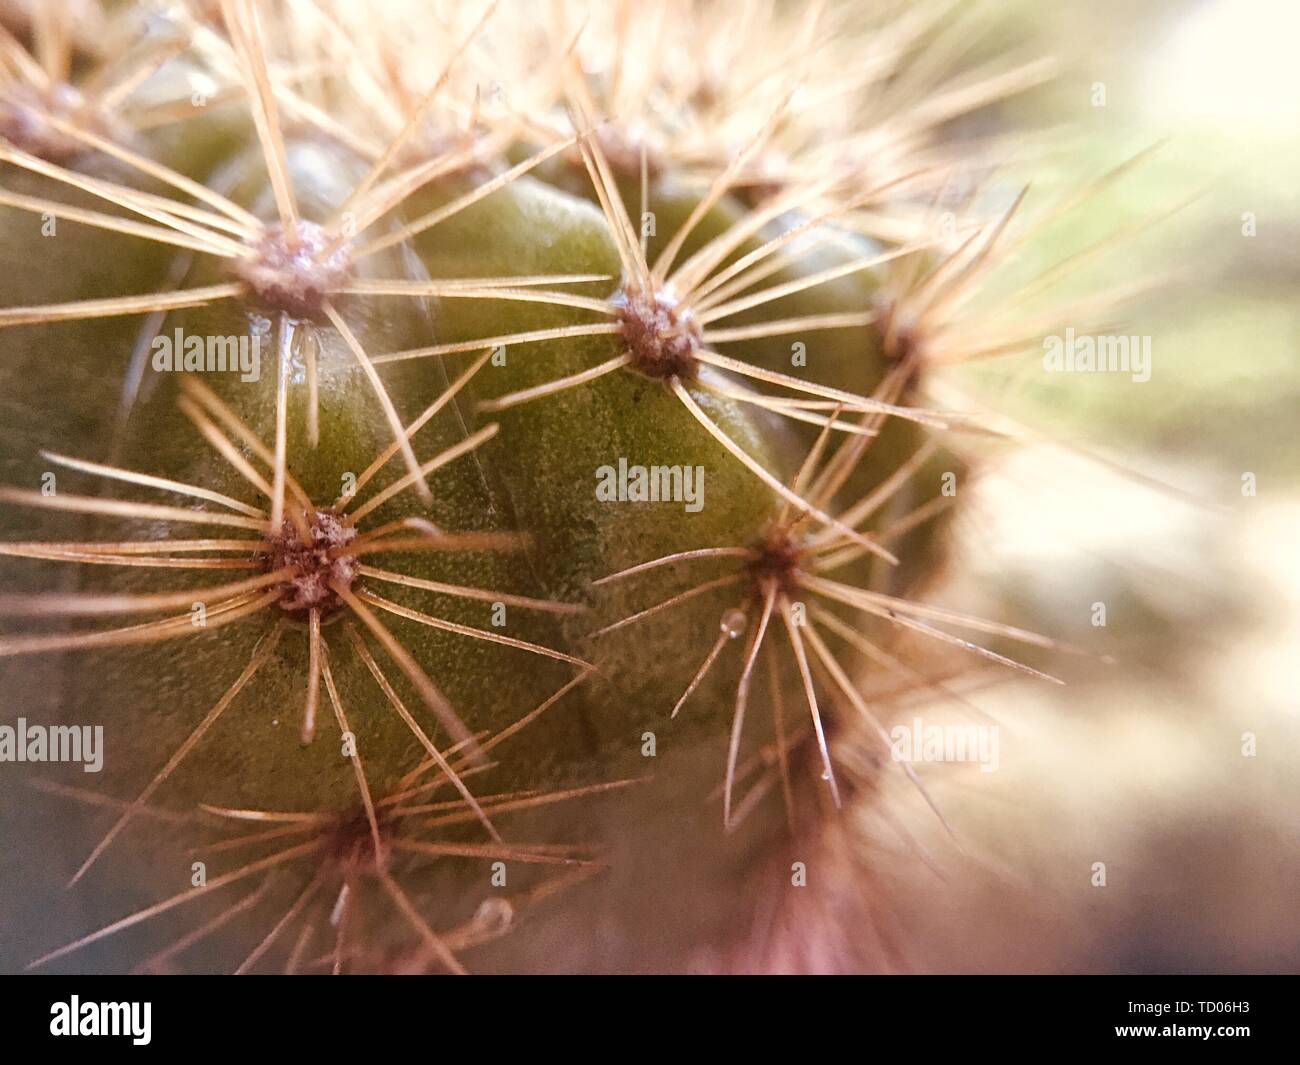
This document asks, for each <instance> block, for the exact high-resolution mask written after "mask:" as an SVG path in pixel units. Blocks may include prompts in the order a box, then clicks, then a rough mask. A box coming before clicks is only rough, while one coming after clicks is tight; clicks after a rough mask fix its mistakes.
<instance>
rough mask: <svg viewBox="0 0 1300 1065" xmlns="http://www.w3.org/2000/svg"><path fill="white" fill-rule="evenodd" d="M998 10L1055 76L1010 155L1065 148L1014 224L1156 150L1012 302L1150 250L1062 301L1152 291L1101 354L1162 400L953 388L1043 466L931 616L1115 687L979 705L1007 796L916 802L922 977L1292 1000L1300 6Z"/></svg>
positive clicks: (1035, 376) (1039, 247)
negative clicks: (1271, 995) (929, 805)
mask: <svg viewBox="0 0 1300 1065" xmlns="http://www.w3.org/2000/svg"><path fill="white" fill-rule="evenodd" d="M986 6H987V5H986ZM992 7H993V9H994V10H995V11H997V12H999V13H1000V14H1002V15H1005V23H1004V28H1003V29H1002V30H999V31H998V34H997V36H998V37H999V38H1000V39H997V40H994V41H992V42H991V45H993V46H995V47H996V48H998V49H1001V48H1003V47H1004V46H1005V45H1006V44H1007V41H1008V39H1010V40H1013V41H1014V40H1015V39H1017V38H1020V39H1023V41H1024V43H1025V46H1026V47H1027V48H1031V49H1038V50H1040V51H1043V52H1047V53H1049V54H1051V55H1053V56H1055V58H1056V60H1057V63H1058V74H1057V77H1056V78H1055V79H1054V80H1053V81H1052V83H1050V84H1048V85H1045V86H1043V87H1042V88H1039V89H1036V90H1034V91H1032V92H1029V93H1026V94H1023V95H1021V96H1019V97H1017V98H1015V99H1014V100H1012V101H1010V102H1008V103H1007V104H1005V105H1003V106H1002V107H1001V108H1000V113H999V120H1000V121H1003V122H1005V124H1006V125H1007V127H1008V128H1015V127H1016V126H1019V125H1028V126H1032V127H1037V128H1041V129H1043V130H1045V131H1047V132H1048V136H1049V140H1050V139H1053V138H1056V137H1057V136H1058V135H1059V136H1060V141H1059V143H1061V144H1064V145H1068V150H1066V151H1062V152H1059V153H1049V157H1048V158H1047V159H1046V160H1045V161H1040V160H1030V161H1029V165H1024V166H1019V165H1018V163H1017V161H1016V160H1012V161H1011V162H1010V163H1009V164H1008V166H1009V169H1010V170H1011V172H1012V173H1013V174H1017V175H1019V174H1021V173H1023V175H1024V176H1025V178H1026V179H1028V178H1030V177H1032V179H1033V188H1032V189H1031V193H1030V196H1029V198H1028V199H1027V200H1026V207H1027V208H1028V207H1030V206H1031V205H1032V203H1033V202H1034V200H1035V199H1036V198H1037V197H1038V196H1039V195H1040V194H1044V195H1045V198H1046V199H1047V200H1048V202H1049V203H1050V202H1052V196H1053V189H1054V187H1056V186H1059V187H1060V188H1067V189H1068V188H1077V187H1078V186H1079V185H1080V184H1081V183H1087V182H1088V181H1090V180H1091V179H1092V178H1094V177H1096V176H1098V175H1100V174H1102V173H1104V172H1105V171H1106V170H1108V169H1109V168H1110V167H1112V166H1114V165H1116V164H1118V163H1120V162H1122V161H1123V160H1124V159H1126V158H1128V157H1130V156H1132V155H1133V154H1134V153H1136V152H1138V151H1140V150H1142V149H1144V148H1146V147H1148V146H1151V145H1153V144H1157V142H1159V146H1158V149H1157V150H1156V151H1154V152H1153V153H1152V154H1151V155H1150V156H1149V157H1148V158H1145V159H1144V160H1143V161H1142V162H1141V164H1140V165H1138V166H1136V167H1135V168H1134V169H1133V170H1132V171H1131V172H1130V173H1129V174H1127V175H1126V177H1125V179H1124V180H1122V181H1120V182H1118V183H1117V184H1116V185H1115V186H1113V187H1110V188H1107V189H1106V190H1104V191H1103V192H1102V193H1101V194H1100V195H1098V196H1096V197H1094V198H1092V199H1090V200H1089V201H1087V202H1086V203H1084V204H1083V205H1082V206H1081V207H1079V209H1077V210H1076V211H1073V212H1071V213H1070V215H1069V216H1068V217H1066V218H1063V219H1062V220H1061V221H1060V222H1058V223H1056V224H1054V225H1053V226H1052V227H1051V228H1050V230H1046V231H1044V232H1043V233H1041V234H1040V235H1039V236H1038V237H1037V238H1036V239H1035V240H1034V242H1033V244H1032V245H1031V251H1030V254H1029V257H1028V260H1027V261H1026V262H1022V263H1021V264H1019V265H1020V268H1021V269H1022V270H1023V271H1024V273H1021V274H1020V275H1018V276H1020V277H1025V276H1028V277H1032V276H1034V275H1035V274H1036V273H1038V272H1041V271H1042V270H1043V269H1046V268H1048V267H1050V266H1051V265H1052V264H1053V263H1055V262H1056V261H1058V260H1059V259H1060V258H1062V257H1063V255H1064V254H1068V253H1069V251H1070V250H1071V249H1074V248H1083V247H1086V246H1088V245H1090V244H1093V243H1095V242H1096V241H1098V240H1100V239H1102V238H1103V237H1104V236H1105V235H1106V234H1108V233H1112V232H1116V231H1118V230H1121V229H1126V228H1132V229H1133V230H1141V232H1138V233H1136V234H1135V235H1132V236H1131V237H1130V238H1126V239H1124V240H1122V241H1119V242H1117V243H1116V244H1115V245H1114V246H1112V247H1110V248H1108V249H1107V250H1106V251H1105V252H1104V253H1102V254H1099V255H1097V256H1096V257H1095V259H1094V260H1093V261H1092V262H1090V263H1088V265H1087V267H1086V268H1085V269H1082V270H1080V271H1079V272H1078V273H1077V274H1076V275H1074V276H1072V277H1071V279H1070V281H1069V282H1068V283H1066V284H1064V285H1063V286H1062V288H1063V289H1064V290H1065V291H1066V292H1069V291H1071V290H1074V289H1076V288H1077V290H1078V291H1080V292H1086V291H1088V290H1089V288H1091V289H1092V290H1093V291H1097V290H1101V289H1106V288H1113V287H1115V286H1117V285H1120V284H1127V283H1130V282H1132V281H1134V280H1135V279H1136V280H1138V281H1150V282H1151V283H1152V286H1153V287H1152V288H1151V289H1150V290H1149V291H1147V292H1145V293H1144V294H1143V295H1142V296H1141V298H1139V299H1137V300H1135V301H1132V302H1130V303H1128V304H1126V305H1124V306H1123V307H1122V308H1120V309H1119V310H1118V311H1117V312H1116V313H1115V314H1114V315H1111V316H1110V317H1108V319H1107V321H1108V323H1109V327H1108V328H1106V329H1104V330H1100V331H1104V332H1114V333H1120V334H1125V335H1139V336H1149V337H1151V344H1152V358H1151V364H1152V365H1151V377H1150V380H1149V381H1146V382H1135V381H1133V380H1132V379H1131V377H1130V376H1129V375H1127V374H1119V373H1104V374H1081V373H1048V372H1045V370H1044V368H1043V362H1042V351H1041V349H1040V350H1037V351H1032V352H1029V353H1027V354H1024V355H1018V356H1010V357H1005V358H1000V359H990V360H986V361H983V362H980V363H978V364H973V365H967V366H963V367H961V368H960V369H957V370H954V371H951V372H950V373H949V374H948V376H947V378H946V382H945V383H946V384H949V385H953V386H955V387H958V388H960V389H961V390H962V392H964V393H966V394H969V395H972V396H975V397H978V399H979V401H980V402H981V403H982V404H985V405H987V407H988V408H990V409H991V410H994V411H997V412H999V413H1001V414H1005V415H1008V416H1010V417H1012V418H1014V419H1015V420H1016V423H1017V424H1018V425H1019V426H1022V427H1024V428H1025V429H1026V431H1027V436H1028V437H1029V439H1030V441H1031V442H1029V443H1028V444H1027V445H1026V446H1024V447H1022V448H1018V449H1008V450H1007V451H1006V452H1005V453H1003V454H1001V455H999V456H995V457H993V458H992V459H991V460H989V461H988V462H986V463H985V464H984V466H983V468H982V471H981V476H979V477H978V478H977V480H976V481H975V482H974V483H973V484H972V486H971V488H970V495H969V496H968V497H967V499H966V500H965V503H966V506H965V507H963V508H959V509H960V510H961V511H962V515H961V518H960V521H959V525H958V527H957V529H956V532H955V550H954V556H953V559H952V563H951V566H950V570H949V574H948V580H947V583H946V586H945V587H943V588H942V589H940V591H939V598H940V599H941V600H942V601H944V602H947V603H949V604H951V605H954V606H957V607H960V608H961V609H965V610H968V611H971V612H974V613H980V614H981V615H983V616H986V617H998V618H1001V619H1003V620H1006V621H1009V622H1012V623H1015V624H1019V625H1022V626H1025V627H1027V628H1030V629H1033V630H1035V631H1037V632H1041V633H1047V634H1050V635H1052V636H1054V637H1057V638H1060V639H1063V640H1067V641H1071V642H1073V643H1075V644H1080V645H1083V646H1085V647H1087V648H1089V649H1091V650H1094V651H1096V652H1098V653H1101V654H1108V655H1111V656H1114V659H1115V661H1114V663H1113V664H1108V663H1105V662H1099V661H1095V660H1089V659H1086V658H1080V659H1072V660H1070V661H1069V662H1067V663H1065V668H1064V670H1063V671H1062V675H1063V676H1064V677H1065V679H1066V680H1067V681H1068V685H1067V686H1066V687H1063V688H1056V687H1053V686H1051V685H1047V684H1041V683H1037V682H1035V681H1033V680H1025V681H1023V682H1022V681H1020V680H1018V679H1017V680H1015V681H1012V682H1000V683H997V684H996V686H993V687H987V688H984V689H983V690H980V691H978V692H977V693H976V694H973V695H972V700H973V701H975V702H976V703H978V705H980V706H981V707H983V708H986V709H987V710H989V711H990V712H992V713H994V714H995V715H996V716H997V717H998V719H999V721H1000V722H1001V724H1002V751H1001V768H1000V769H999V770H998V771H997V772H992V773H980V772H978V771H976V770H973V769H971V770H967V769H961V770H954V771H952V772H950V773H948V774H946V775H942V779H940V780H939V782H938V783H937V784H936V785H935V790H936V797H937V798H938V800H939V802H940V804H941V806H942V807H943V809H944V812H945V814H946V815H947V816H948V818H949V820H950V821H952V822H953V825H954V828H955V829H956V830H957V835H958V840H959V842H960V845H961V846H962V847H963V848H965V849H966V851H967V852H968V858H967V859H964V860H963V861H962V862H959V863H958V864H957V865H955V866H952V867H949V868H948V871H947V873H945V874H944V876H946V879H944V878H941V876H940V875H937V874H936V875H922V876H920V877H919V878H917V880H916V882H912V880H911V878H909V884H910V888H909V891H908V892H906V893H902V894H903V895H905V896H906V897H907V898H908V900H909V901H907V902H905V903H900V906H901V910H900V919H901V920H902V921H903V922H904V924H905V926H906V927H907V929H908V932H909V935H908V937H907V938H908V939H909V940H910V941H911V943H912V944H913V947H912V949H911V952H910V953H911V958H910V960H911V963H912V965H913V966H915V967H919V968H921V969H939V970H949V969H958V970H982V971H988V970H994V971H1002V970H1020V969H1041V970H1049V971H1050V970H1066V971H1080V970H1082V971H1126V972H1134V971H1139V972H1140V971H1189V972H1199V971H1242V970H1245V971H1259V970H1263V971H1291V972H1294V971H1297V970H1300V694H1298V693H1297V685H1296V680H1295V677H1296V665H1297V661H1298V660H1300V431H1298V428H1297V426H1298V424H1300V301H1298V300H1297V292H1300V284H1298V282H1300V64H1297V63H1296V62H1295V57H1294V54H1293V48H1294V42H1295V41H1296V40H1298V39H1300V6H1297V5H1295V4H1294V3H1290V2H1286V0H1168V2H1152V3H1144V4H1132V3H1119V2H1109V0H1102V2H1089V3H1083V2H1070V3H1062V4H1039V3H1006V4H998V5H992ZM1031 54H1032V53H1031ZM1099 89H1100V90H1101V94H1104V95H1101V94H1099V92H1098V90H1099ZM1098 99H1102V100H1104V103H1100V104H1099V103H1098V102H1097V101H1098ZM1175 208H1177V210H1174V209H1175ZM1171 211H1172V212H1173V213H1172V214H1169V212H1171ZM1166 215H1167V217H1164V216H1166ZM1148 221H1150V222H1151V225H1150V226H1149V227H1146V228H1143V227H1144V226H1145V224H1146V222H1148ZM1010 283H1017V282H1015V281H1014V280H1013V281H1011V282H1010ZM1056 291H1057V292H1060V291H1062V289H1057V290H1056ZM1076 328H1077V331H1078V332H1081V333H1082V332H1087V331H1089V330H1088V327H1087V324H1086V323H1080V324H1079V325H1078V326H1077V327H1076ZM1252 487H1253V494H1252V492H1251V489H1252ZM1098 603H1102V604H1104V605H1105V610H1106V618H1105V625H1104V627H1103V626H1097V625H1095V624H1094V618H1095V616H1096V615H1095V608H1094V605H1095V604H1098ZM1057 665H1060V663H1058V662H1057V661H1055V660H1053V661H1052V666H1053V667H1056V666H1057ZM1252 745H1253V746H1252ZM1252 751H1253V753H1251V752H1252ZM1244 752H1245V753H1244ZM928 779H934V777H933V775H932V776H931V777H930V778H928ZM899 801H900V803H902V804H903V805H905V806H906V807H907V808H908V809H909V810H911V811H912V812H913V816H912V817H911V818H910V822H911V823H912V824H913V826H914V827H915V828H917V830H918V831H920V832H923V833H925V834H926V835H927V836H928V837H930V838H931V841H932V842H933V845H934V846H936V847H939V848H941V849H942V848H943V846H944V841H943V839H942V830H940V829H937V828H936V826H935V825H934V824H933V818H932V817H927V814H926V811H925V809H924V806H923V805H922V804H921V803H920V802H919V801H918V800H916V799H915V797H908V796H906V795H905V794H903V789H900V795H899ZM927 826H928V827H927ZM949 849H951V845H949ZM1099 862H1100V863H1104V866H1105V874H1106V882H1105V886H1096V885H1095V884H1094V880H1095V879H1096V876H1095V871H1094V870H1095V867H1094V863H1099ZM954 870H960V872H959V873H955V874H954ZM972 871H973V872H972ZM918 883H920V884H925V885H928V886H927V887H924V888H920V889H918V888H917V884H918Z"/></svg>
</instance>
